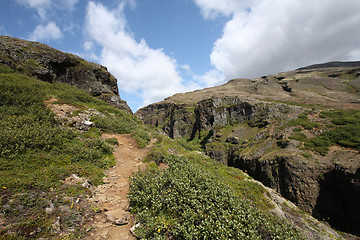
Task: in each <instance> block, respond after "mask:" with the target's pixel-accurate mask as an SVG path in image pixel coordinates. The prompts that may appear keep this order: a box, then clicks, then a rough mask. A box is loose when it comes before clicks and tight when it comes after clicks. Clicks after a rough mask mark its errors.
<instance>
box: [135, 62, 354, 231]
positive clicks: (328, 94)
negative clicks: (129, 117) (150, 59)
mask: <svg viewBox="0 0 360 240" xmlns="http://www.w3.org/2000/svg"><path fill="white" fill-rule="evenodd" d="M359 89H360V64H359V62H352V63H351V64H349V63H341V62H336V64H335V63H334V64H323V65H315V66H314V67H311V66H309V67H306V68H301V69H298V70H296V71H291V72H285V73H279V74H276V75H271V76H262V77H261V78H257V79H234V80H230V81H229V82H228V83H226V84H224V85H222V86H218V87H213V88H208V89H204V90H199V91H194V92H190V93H184V94H176V95H174V96H172V97H169V98H167V99H165V100H164V101H162V102H159V103H155V104H152V105H149V106H147V107H145V108H142V109H140V110H139V111H138V112H137V113H136V115H137V116H138V117H139V118H141V119H143V121H144V122H145V123H147V124H151V125H154V126H156V127H158V129H159V130H160V131H162V132H164V133H166V134H167V135H168V136H170V137H171V138H186V139H187V140H188V141H195V142H197V143H199V144H200V145H201V146H202V147H203V149H204V151H205V152H206V153H207V154H208V155H209V156H210V157H212V158H213V159H216V160H217V161H220V162H222V163H223V164H226V165H229V166H234V167H237V168H240V169H242V170H244V171H246V172H248V173H249V174H250V175H251V176H253V177H254V178H255V179H257V180H260V181H261V182H263V183H264V184H265V185H266V186H269V187H271V188H274V189H276V190H277V191H278V192H279V193H280V194H281V195H282V196H284V197H286V198H287V199H289V200H291V201H292V202H294V203H295V204H296V205H297V206H299V207H300V208H301V209H302V210H304V211H306V212H308V213H310V214H312V215H313V216H315V217H317V218H318V219H320V220H324V221H327V222H328V223H330V224H331V225H332V226H333V227H335V228H337V229H340V230H342V231H346V232H350V233H353V234H357V235H360V232H359V228H358V226H360V217H359V216H360V209H359V208H358V206H359V204H360V155H359V147H360V136H359V135H360V122H359V119H360V113H359V110H360V96H359V95H360V94H359Z"/></svg>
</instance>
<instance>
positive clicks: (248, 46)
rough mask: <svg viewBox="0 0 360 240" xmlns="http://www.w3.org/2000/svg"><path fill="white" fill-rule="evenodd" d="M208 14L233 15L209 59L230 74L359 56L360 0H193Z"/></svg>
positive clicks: (272, 70) (245, 74)
mask: <svg viewBox="0 0 360 240" xmlns="http://www.w3.org/2000/svg"><path fill="white" fill-rule="evenodd" d="M195 2H196V4H197V5H198V6H199V7H200V9H201V11H202V13H203V15H204V17H205V18H211V17H214V16H218V15H219V14H221V15H225V16H231V19H230V20H229V21H228V22H227V23H226V25H225V27H224V29H223V35H222V37H221V38H220V39H218V40H217V41H216V42H215V43H214V47H213V51H212V53H211V55H210V58H211V63H212V64H213V66H214V67H215V68H216V69H217V70H218V71H221V72H222V73H223V74H224V75H225V77H226V78H227V79H229V78H235V77H258V76H261V75H264V74H271V73H277V72H280V71H286V70H292V69H294V68H297V67H300V66H304V65H309V64H312V63H319V62H325V61H332V60H359V59H360V42H359V41H358V40H359V39H360V31H359V29H360V15H359V12H360V1H358V0H345V1H338V0H326V1H323V0H253V1H250V0H246V1H243V0H226V1H222V0H195Z"/></svg>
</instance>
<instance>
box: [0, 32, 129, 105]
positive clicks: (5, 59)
mask: <svg viewBox="0 0 360 240" xmlns="http://www.w3.org/2000/svg"><path fill="white" fill-rule="evenodd" d="M0 63H2V64H5V65H7V66H9V67H11V68H13V69H16V70H18V71H21V72H23V73H26V74H28V75H30V76H35V77H37V78H38V79H40V80H43V81H47V82H61V83H66V84H69V85H73V86H76V87H77V88H79V89H81V90H84V91H87V92H89V93H90V94H91V95H92V96H95V97H99V98H101V99H103V100H105V101H106V102H108V103H110V104H112V105H113V106H116V107H118V108H120V109H123V110H126V111H128V112H131V110H130V108H129V106H128V105H127V103H126V102H125V101H124V100H122V99H121V98H120V96H119V91H118V87H117V80H116V78H115V77H114V76H112V75H111V74H110V73H109V72H108V71H107V69H106V67H104V66H101V65H100V64H96V63H92V62H89V61H86V60H84V59H82V58H80V57H78V56H75V55H72V54H69V53H64V52H61V51H59V50H56V49H54V48H51V47H49V46H47V45H45V44H42V43H38V42H31V41H25V40H21V39H18V38H13V37H8V36H0Z"/></svg>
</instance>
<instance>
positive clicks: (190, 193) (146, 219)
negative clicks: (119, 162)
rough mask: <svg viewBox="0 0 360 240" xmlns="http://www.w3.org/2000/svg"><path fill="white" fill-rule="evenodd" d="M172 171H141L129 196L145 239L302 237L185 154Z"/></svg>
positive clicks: (172, 162)
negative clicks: (185, 156) (239, 194)
mask: <svg viewBox="0 0 360 240" xmlns="http://www.w3.org/2000/svg"><path fill="white" fill-rule="evenodd" d="M165 161H166V162H167V163H168V164H169V166H170V169H168V170H160V169H153V170H150V171H148V172H146V173H142V172H138V173H137V174H136V175H135V176H134V177H132V179H131V187H130V192H129V198H130V201H131V207H132V211H133V213H135V214H136V219H137V221H139V222H140V223H141V224H140V226H139V227H138V228H137V229H136V230H135V232H136V234H137V236H138V237H139V238H142V239H169V238H170V239H268V238H269V239H270V238H271V239H276V238H279V239H295V238H296V239H300V238H301V237H300V235H299V233H297V232H296V231H294V230H293V229H292V228H291V227H290V226H288V225H286V224H285V223H283V222H282V221H281V220H279V219H277V218H275V217H274V216H272V215H270V214H268V213H266V212H264V211H261V210H260V209H257V208H256V207H255V206H252V205H251V203H250V202H249V201H248V200H246V199H245V198H239V196H238V195H237V194H236V192H234V191H233V190H232V189H231V188H230V187H229V186H227V185H225V184H223V183H222V182H221V181H219V180H218V178H217V176H216V175H214V173H213V172H211V171H207V170H206V169H205V168H203V167H201V165H199V164H196V163H195V162H194V161H190V160H188V159H187V158H184V157H176V156H174V155H169V156H168V157H166V158H165Z"/></svg>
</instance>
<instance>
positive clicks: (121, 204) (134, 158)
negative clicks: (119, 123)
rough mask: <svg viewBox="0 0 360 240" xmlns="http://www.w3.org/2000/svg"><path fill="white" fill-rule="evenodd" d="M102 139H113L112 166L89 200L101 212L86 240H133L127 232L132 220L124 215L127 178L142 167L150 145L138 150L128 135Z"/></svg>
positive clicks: (113, 135) (110, 135)
mask: <svg viewBox="0 0 360 240" xmlns="http://www.w3.org/2000/svg"><path fill="white" fill-rule="evenodd" d="M103 138H116V139H117V140H118V142H119V145H118V146H116V147H115V152H114V155H115V158H116V166H115V167H114V168H112V169H109V170H108V171H107V172H106V177H104V184H103V185H100V186H98V187H97V188H96V190H95V194H94V197H93V200H94V201H95V202H96V203H97V205H98V206H99V208H100V210H101V212H100V213H99V214H97V215H96V216H95V217H94V222H93V225H92V226H93V229H92V230H91V232H90V237H89V238H88V239H90V240H101V239H108V240H112V239H124V240H125V239H136V238H135V237H134V236H133V235H132V234H131V232H130V228H131V226H132V225H133V219H131V218H130V213H129V212H128V208H129V200H128V199H127V198H126V196H127V195H128V192H129V177H130V176H131V175H132V173H133V172H135V171H137V170H138V169H139V167H140V166H141V165H142V160H143V159H144V158H145V157H146V154H147V153H148V152H149V150H150V149H151V145H150V146H148V147H146V148H144V149H139V148H138V147H137V144H136V141H135V140H134V139H133V138H132V137H131V136H130V135H128V134H104V135H103Z"/></svg>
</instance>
